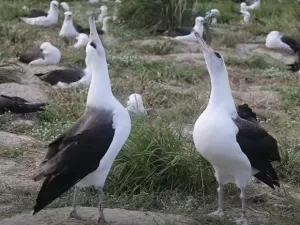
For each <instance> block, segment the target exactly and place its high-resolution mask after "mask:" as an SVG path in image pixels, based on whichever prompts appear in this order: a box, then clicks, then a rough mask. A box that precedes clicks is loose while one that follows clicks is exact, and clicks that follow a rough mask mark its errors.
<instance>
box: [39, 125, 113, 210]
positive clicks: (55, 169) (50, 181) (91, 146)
mask: <svg viewBox="0 0 300 225" xmlns="http://www.w3.org/2000/svg"><path fill="white" fill-rule="evenodd" d="M104 121H105V120H104ZM114 132H115V130H114V129H113V127H112V120H110V121H109V120H106V121H105V122H102V123H101V124H95V125H93V127H92V128H90V129H89V128H86V130H84V131H82V132H81V133H79V134H76V135H74V136H72V137H69V138H67V139H65V140H64V141H65V144H66V146H65V147H64V148H63V149H62V150H60V151H59V152H58V153H57V154H56V155H55V156H53V157H52V158H51V159H50V160H49V161H47V162H46V163H45V164H44V165H43V166H42V167H40V172H39V174H38V175H37V176H39V177H41V176H43V177H46V179H45V181H44V183H43V185H42V188H41V190H40V192H39V194H38V197H37V199H36V205H35V206H34V214H35V213H37V212H39V211H40V210H42V209H43V208H44V207H46V206H47V205H49V204H50V203H51V202H52V201H54V200H55V199H56V198H58V197H59V196H61V195H62V194H63V193H64V192H66V191H67V190H68V189H70V188H71V187H73V186H74V185H75V184H76V183H77V182H79V181H80V180H81V179H83V178H84V177H85V176H87V175H88V174H90V173H91V172H93V171H95V170H96V169H97V168H98V166H99V163H100V160H101V159H102V158H103V156H104V155H105V154H106V152H107V150H108V148H109V146H110V144H111V142H112V140H113V137H114Z"/></svg>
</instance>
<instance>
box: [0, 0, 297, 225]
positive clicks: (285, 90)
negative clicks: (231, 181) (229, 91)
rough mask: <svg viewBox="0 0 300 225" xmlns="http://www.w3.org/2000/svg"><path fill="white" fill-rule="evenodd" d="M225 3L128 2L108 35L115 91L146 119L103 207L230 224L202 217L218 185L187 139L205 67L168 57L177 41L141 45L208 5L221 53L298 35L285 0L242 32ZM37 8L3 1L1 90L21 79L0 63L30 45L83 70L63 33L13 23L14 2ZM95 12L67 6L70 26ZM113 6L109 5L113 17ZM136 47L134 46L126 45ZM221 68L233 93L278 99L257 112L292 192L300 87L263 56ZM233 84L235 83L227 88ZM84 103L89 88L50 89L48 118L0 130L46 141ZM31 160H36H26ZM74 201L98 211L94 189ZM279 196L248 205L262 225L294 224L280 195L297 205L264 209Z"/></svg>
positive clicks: (27, 204) (120, 160) (23, 197)
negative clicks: (113, 40)
mask: <svg viewBox="0 0 300 225" xmlns="http://www.w3.org/2000/svg"><path fill="white" fill-rule="evenodd" d="M179 2H180V3H179ZM228 2H229V1H219V0H215V1H208V0H207V1H202V0H201V1H193V0H184V1H177V0H176V1H171V0H159V1H155V2H153V1H152V2H151V1H146V0H129V1H124V5H123V7H122V9H121V12H122V13H121V16H122V18H123V19H125V20H126V23H127V24H124V23H120V24H117V23H116V24H113V25H112V34H113V35H114V36H116V37H118V39H119V43H117V44H116V45H115V46H109V47H108V46H107V47H106V55H107V60H108V63H109V64H110V69H109V71H110V76H111V81H112V88H113V92H114V94H115V95H116V96H117V98H118V99H120V101H121V102H122V103H125V101H126V98H127V96H128V95H129V94H131V93H133V92H138V93H141V94H143V98H144V103H145V105H146V108H150V110H149V114H148V117H146V118H145V117H141V118H133V120H132V121H133V126H132V132H131V135H130V138H129V140H128V141H127V143H126V145H125V146H124V148H123V149H122V150H121V152H120V154H119V155H118V157H117V159H116V161H115V163H114V166H113V168H112V170H111V172H110V174H109V177H108V180H107V183H106V185H105V194H106V197H105V206H106V207H113V208H126V209H133V210H149V211H161V212H168V213H176V214H185V215H187V216H188V217H192V218H194V219H195V220H196V221H197V222H198V224H201V225H204V224H207V225H210V224H211V225H213V224H218V225H232V224H234V223H233V222H232V221H230V220H229V219H224V220H217V219H211V218H210V217H207V216H206V214H207V213H208V212H210V211H211V210H214V209H215V208H216V203H217V202H216V182H215V178H214V176H213V171H212V168H211V166H210V164H209V163H208V162H207V161H205V160H204V159H203V158H202V157H201V156H200V154H199V153H198V152H197V151H196V150H195V147H194V144H193V141H192V136H191V135H190V134H188V135H186V134H184V129H185V128H191V129H192V127H193V124H194V122H195V120H196V119H197V117H198V116H199V115H200V113H201V112H202V111H203V110H204V109H205V107H206V105H207V101H208V97H209V91H210V81H209V75H208V72H207V69H206V67H205V64H204V63H201V64H200V63H182V62H176V61H175V62H174V61H173V59H172V58H171V57H169V56H168V55H169V54H175V53H178V52H177V51H179V52H180V51H185V49H182V50H181V49H180V50H179V49H178V48H177V47H178V46H176V45H175V44H176V43H175V42H168V41H158V42H157V44H153V45H142V44H140V43H141V42H140V41H144V40H148V39H154V40H159V38H158V37H153V36H151V35H149V32H148V29H150V28H152V27H154V26H156V25H157V26H158V27H160V26H161V27H165V28H169V27H174V26H178V25H186V26H189V25H192V24H193V22H194V17H195V16H198V15H204V13H205V12H206V11H207V10H209V9H211V8H218V9H219V10H220V11H221V16H220V18H219V21H220V24H219V25H218V26H217V28H218V29H214V28H213V27H211V28H210V31H212V34H213V35H212V36H213V39H212V46H213V47H214V48H215V49H216V50H219V49H221V50H222V51H225V52H227V50H228V49H230V48H231V50H232V48H234V47H235V46H236V44H238V43H243V42H245V41H247V40H249V39H251V38H255V37H256V36H257V35H262V36H263V35H266V34H267V33H268V32H269V31H271V30H279V31H282V32H284V33H286V34H290V35H291V36H295V37H297V31H298V30H297V29H298V28H297V26H296V25H295V24H297V21H298V20H297V17H295V13H294V8H295V6H294V5H293V4H292V1H288V0H287V2H286V3H285V4H282V5H280V4H279V3H278V4H277V3H276V4H275V3H274V1H272V0H264V1H262V9H260V10H258V11H255V12H253V16H254V17H257V18H260V19H262V20H263V21H265V22H266V26H261V25H255V24H253V25H249V26H242V25H239V24H238V22H239V20H240V19H241V17H240V16H238V15H236V14H234V11H235V10H238V8H239V5H238V4H233V3H230V4H228ZM35 3H38V4H37V6H36V7H37V8H44V9H47V8H48V2H45V1H37V0H36V1H34V2H32V3H31V2H29V0H26V1H14V2H12V1H9V0H3V7H2V8H1V9H0V12H1V14H0V22H1V25H0V34H1V35H0V47H1V48H0V49H1V50H0V52H1V57H2V59H4V60H5V61H4V60H2V59H1V62H2V61H3V64H2V63H1V65H0V83H1V81H3V82H11V81H13V82H19V80H17V79H14V78H11V77H10V76H8V74H9V73H11V74H22V73H23V71H20V70H19V69H20V68H19V67H13V66H14V65H11V66H12V71H14V72H11V71H8V70H7V68H6V67H4V65H5V63H6V61H7V60H8V59H9V58H14V56H15V55H16V54H17V53H18V52H21V51H24V50H26V49H27V48H29V47H31V46H33V45H34V44H35V42H36V41H45V40H51V42H53V43H54V44H55V45H56V46H58V47H59V48H60V49H61V50H62V52H63V57H62V62H61V65H68V64H70V65H75V66H78V67H81V68H82V67H85V62H84V60H85V50H84V49H81V50H80V51H75V50H72V49H69V48H67V47H66V46H65V45H64V44H63V43H62V42H61V40H60V39H59V38H57V36H58V32H59V28H49V29H44V28H37V27H33V26H29V25H28V26H27V25H24V24H23V23H21V22H18V20H17V19H16V18H15V17H16V16H19V15H22V13H23V12H21V11H20V5H28V6H33V4H35ZM100 5H101V4H97V5H96V6H92V5H89V4H87V3H82V2H78V1H71V3H70V6H71V8H72V11H73V13H74V15H76V21H80V19H83V20H82V21H80V23H82V25H86V24H87V23H86V22H87V21H86V19H87V18H86V15H84V14H83V13H82V12H84V10H83V9H85V10H90V11H91V12H98V11H97V10H98V6H100ZM111 6H112V5H110V3H109V10H110V13H111V12H112V7H111ZM286 12H290V13H286ZM77 16H78V17H77ZM77 18H78V19H77ZM60 20H61V18H60ZM291 21H292V22H291ZM128 27H131V29H128ZM234 37H237V38H234ZM137 40H139V42H135V43H134V42H132V41H137ZM153 43H155V41H153ZM8 46H9V47H8ZM154 57H157V58H156V59H154ZM225 63H226V65H227V66H228V67H229V71H230V73H231V72H232V74H229V76H230V79H231V82H232V84H231V86H232V88H233V89H234V90H235V91H237V90H238V91H247V90H248V88H249V86H251V85H252V86H262V87H263V88H265V89H266V90H270V91H277V92H279V93H280V95H281V96H282V98H283V106H282V104H281V102H278V103H276V104H275V105H273V104H271V103H266V105H264V106H263V107H262V108H260V110H262V111H264V112H266V114H267V115H266V119H267V122H264V123H262V126H264V127H266V129H267V130H268V131H270V133H271V134H272V135H274V137H276V139H277V140H278V144H279V147H280V151H281V156H282V164H281V166H279V167H278V168H276V170H277V171H278V173H279V175H280V178H281V180H282V182H283V183H284V182H287V183H289V184H290V185H292V187H293V188H295V189H296V187H298V186H299V182H300V173H299V167H300V154H299V152H300V151H299V134H300V123H299V121H300V118H299V108H300V107H299V106H300V100H299V99H300V90H299V88H298V84H297V83H296V81H297V82H298V80H297V78H294V77H293V76H290V74H289V73H288V72H286V69H285V68H283V65H282V63H279V62H278V61H276V60H271V59H270V57H267V56H264V55H254V56H251V57H249V58H247V59H246V58H238V57H236V56H233V55H228V56H226V57H225ZM235 71H238V72H239V74H237V73H236V72H235ZM241 72H244V73H245V74H246V75H247V77H248V76H249V77H251V79H252V83H251V84H244V83H243V82H242V80H241V79H240V78H241V77H243V75H244V74H241ZM1 75H2V76H1ZM18 77H19V75H18ZM234 79H236V80H238V81H239V82H233V80H234ZM0 92H1V91H0ZM0 94H1V93H0ZM86 97H87V89H83V90H78V89H74V90H62V91H59V90H53V91H52V92H51V93H50V96H49V106H48V107H47V108H46V111H45V112H41V113H38V114H35V115H31V116H28V117H24V116H20V115H17V116H13V115H11V114H5V115H1V116H0V129H1V130H5V131H9V132H13V133H17V134H25V135H29V136H33V137H35V138H37V139H40V140H42V141H44V143H45V144H48V143H49V142H51V141H52V140H53V139H54V138H56V137H57V136H58V135H59V134H60V133H61V132H63V131H64V130H65V129H67V128H68V127H70V126H71V125H72V124H73V123H74V122H75V121H76V120H77V119H78V118H79V117H80V116H81V115H82V113H83V111H84V109H85V101H86ZM257 101H259V99H253V102H252V100H251V101H250V102H247V103H248V104H249V105H250V106H251V107H252V106H253V107H254V108H255V107H257V105H259V104H257ZM255 110H256V108H255ZM17 118H23V119H24V118H25V119H30V120H32V121H34V123H33V125H23V126H19V125H18V126H16V125H12V122H13V121H14V120H16V119H17ZM175 131H176V132H175ZM24 151H26V149H0V156H1V157H6V158H7V157H10V158H11V159H17V160H21V159H22V157H23V153H24ZM40 151H42V149H40ZM24 155H25V156H28V155H29V154H24ZM30 156H32V157H34V155H31V154H30ZM18 163H21V161H20V162H18ZM296 190H297V189H296ZM5 191H7V190H5ZM249 192H250V193H251V194H250V195H249V196H250V197H252V196H253V195H257V194H259V193H256V192H255V193H253V192H251V190H250V191H249ZM270 192H271V191H270ZM272 193H273V192H272ZM35 195H36V192H34V193H31V192H30V193H23V192H22V191H19V192H17V191H16V192H15V196H16V198H15V199H13V200H12V201H11V202H4V204H10V205H13V206H14V211H13V212H11V213H10V214H7V215H9V216H11V215H12V214H13V213H20V212H24V211H26V210H31V208H32V205H33V203H34V198H35ZM79 195H80V196H79V204H80V205H83V206H93V207H94V206H95V205H96V204H97V193H96V191H95V190H93V189H88V190H86V191H81V192H80V194H79ZM251 195H252V196H251ZM276 196H277V195H276ZM277 197H278V196H277ZM279 197H281V196H279ZM279 197H278V198H279ZM278 198H276V199H275V198H272V197H268V198H266V200H265V202H264V203H262V205H257V204H254V203H253V202H252V200H251V198H250V200H249V202H250V203H249V205H250V207H251V208H254V209H260V210H261V211H267V213H268V221H269V223H267V225H269V224H270V225H271V224H276V225H277V224H278V225H295V224H297V221H299V216H298V214H297V212H299V206H298V203H297V202H294V201H293V200H292V199H289V198H284V199H286V201H287V202H284V203H283V204H292V205H293V208H292V209H290V210H289V211H285V210H284V209H281V210H276V211H275V212H272V210H267V209H269V208H270V207H271V206H272V204H273V202H276V203H277V202H278V203H282V201H281V200H278ZM71 201H72V190H70V191H69V192H68V193H66V195H64V196H63V197H62V199H58V200H57V201H55V202H54V203H53V204H52V205H51V206H50V207H64V206H70V204H71ZM2 203H3V202H1V197H0V204H2ZM229 203H230V205H229ZM225 204H226V208H227V209H228V210H229V211H230V209H232V208H233V207H234V208H238V207H240V201H239V198H238V194H237V191H236V188H231V187H229V188H228V189H227V190H226V197H225ZM1 216H2V215H0V217H1ZM259 224H261V223H259ZM253 225H257V224H253Z"/></svg>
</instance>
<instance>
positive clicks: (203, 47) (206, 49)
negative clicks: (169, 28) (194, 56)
mask: <svg viewBox="0 0 300 225" xmlns="http://www.w3.org/2000/svg"><path fill="white" fill-rule="evenodd" d="M194 34H195V36H196V38H197V40H198V43H199V45H200V48H201V50H202V52H203V53H206V54H209V53H213V52H214V50H213V49H212V48H211V47H209V46H208V45H207V44H206V43H205V41H204V40H203V38H202V37H201V36H200V35H199V33H198V32H195V33H194Z"/></svg>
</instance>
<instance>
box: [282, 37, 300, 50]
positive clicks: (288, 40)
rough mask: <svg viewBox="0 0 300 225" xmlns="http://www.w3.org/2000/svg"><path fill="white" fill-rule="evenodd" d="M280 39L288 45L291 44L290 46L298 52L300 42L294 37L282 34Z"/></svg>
mask: <svg viewBox="0 0 300 225" xmlns="http://www.w3.org/2000/svg"><path fill="white" fill-rule="evenodd" d="M280 40H281V41H282V42H283V43H285V44H287V45H288V46H290V48H291V49H292V50H293V51H294V52H295V53H296V52H297V51H298V50H299V43H298V42H297V41H296V40H295V39H293V38H292V37H289V36H286V35H282V36H281V37H280Z"/></svg>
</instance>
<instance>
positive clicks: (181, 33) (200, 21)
mask: <svg viewBox="0 0 300 225" xmlns="http://www.w3.org/2000/svg"><path fill="white" fill-rule="evenodd" d="M203 25H204V18H203V17H202V16H198V17H196V18H195V25H194V27H177V28H175V32H176V34H177V35H178V36H176V37H172V38H171V39H173V40H180V41H197V38H196V37H195V35H194V33H195V32H197V33H198V34H199V35H201V37H202V36H203V31H204V26H203ZM165 31H166V30H156V31H155V32H158V33H163V32H165ZM164 38H170V37H168V36H164Z"/></svg>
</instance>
